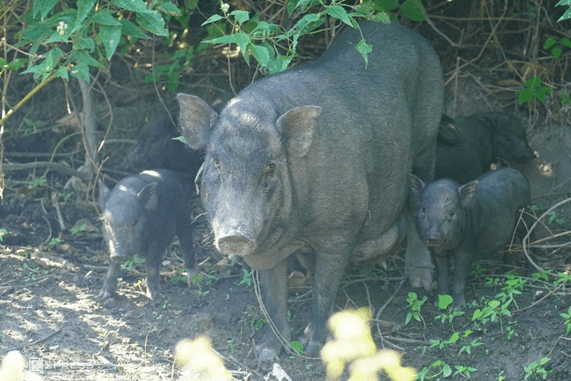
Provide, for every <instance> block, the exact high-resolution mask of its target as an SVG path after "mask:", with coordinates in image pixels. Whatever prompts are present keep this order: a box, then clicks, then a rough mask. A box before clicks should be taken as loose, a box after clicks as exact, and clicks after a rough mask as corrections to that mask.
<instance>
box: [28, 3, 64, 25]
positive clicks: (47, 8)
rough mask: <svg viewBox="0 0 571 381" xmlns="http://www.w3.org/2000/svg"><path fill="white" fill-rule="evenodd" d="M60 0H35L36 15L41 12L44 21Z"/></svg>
mask: <svg viewBox="0 0 571 381" xmlns="http://www.w3.org/2000/svg"><path fill="white" fill-rule="evenodd" d="M58 1H59V0H34V17H37V15H38V13H40V17H41V19H42V21H43V20H44V19H45V18H46V16H47V15H48V13H50V12H51V11H52V10H53V9H54V8H55V6H56V4H57V3H58Z"/></svg>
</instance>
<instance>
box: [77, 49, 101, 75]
mask: <svg viewBox="0 0 571 381" xmlns="http://www.w3.org/2000/svg"><path fill="white" fill-rule="evenodd" d="M73 58H74V59H75V60H76V61H77V63H78V64H85V65H86V66H93V67H97V68H100V69H103V68H104V67H103V65H102V64H101V62H99V61H97V60H96V59H94V58H93V57H91V56H90V55H89V54H87V53H86V52H85V51H83V50H76V51H74V54H73ZM72 75H73V74H72Z"/></svg>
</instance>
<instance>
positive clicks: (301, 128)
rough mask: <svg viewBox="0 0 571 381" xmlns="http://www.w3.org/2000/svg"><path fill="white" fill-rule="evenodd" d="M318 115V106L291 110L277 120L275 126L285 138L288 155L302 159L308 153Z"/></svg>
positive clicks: (319, 112)
mask: <svg viewBox="0 0 571 381" xmlns="http://www.w3.org/2000/svg"><path fill="white" fill-rule="evenodd" d="M320 114H321V107H319V106H302V107H296V108H293V109H291V110H289V111H288V112H286V113H285V114H283V115H282V116H280V117H279V118H278V120H277V121H276V125H277V127H278V129H279V130H280V131H282V132H283V133H284V134H285V136H286V150H287V152H288V154H290V155H292V156H296V157H303V156H304V155H305V154H306V153H307V151H309V147H311V143H312V141H313V137H314V135H315V131H316V130H317V118H319V115H320Z"/></svg>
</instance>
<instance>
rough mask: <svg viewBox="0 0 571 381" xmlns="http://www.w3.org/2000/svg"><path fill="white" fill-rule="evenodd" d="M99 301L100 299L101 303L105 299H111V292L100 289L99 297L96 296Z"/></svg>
mask: <svg viewBox="0 0 571 381" xmlns="http://www.w3.org/2000/svg"><path fill="white" fill-rule="evenodd" d="M98 297H99V299H101V300H102V301H105V300H107V299H110V298H112V297H113V292H110V291H107V290H105V289H102V290H101V291H99V295H98Z"/></svg>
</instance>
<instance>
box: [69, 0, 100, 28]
mask: <svg viewBox="0 0 571 381" xmlns="http://www.w3.org/2000/svg"><path fill="white" fill-rule="evenodd" d="M95 1H96V0H77V18H76V20H75V28H74V31H76V30H79V28H80V25H81V23H82V22H83V20H85V19H86V18H87V16H88V15H89V12H91V10H92V9H93V7H94V6H95Z"/></svg>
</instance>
